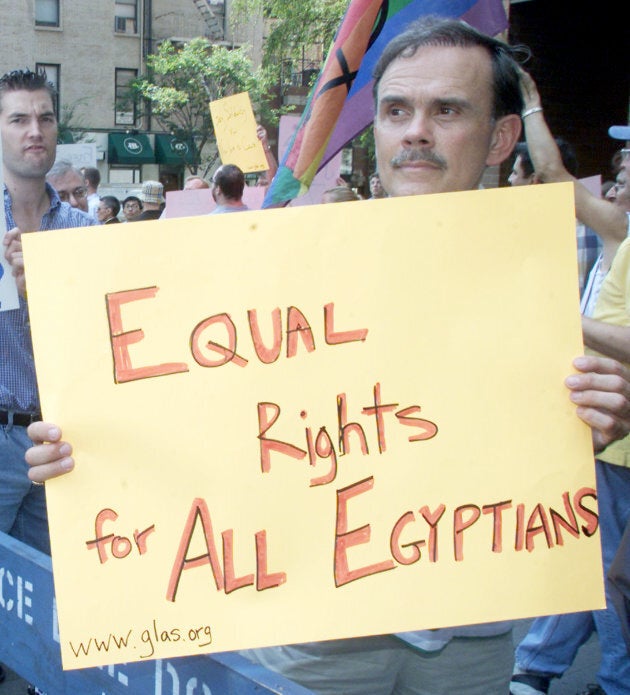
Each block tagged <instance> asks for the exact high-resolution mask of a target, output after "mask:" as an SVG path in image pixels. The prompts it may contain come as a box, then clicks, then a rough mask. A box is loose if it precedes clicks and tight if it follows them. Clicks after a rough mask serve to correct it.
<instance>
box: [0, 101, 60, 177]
mask: <svg viewBox="0 0 630 695" xmlns="http://www.w3.org/2000/svg"><path fill="white" fill-rule="evenodd" d="M0 107H1V109H2V110H1V111H0V133H1V134H2V154H3V163H4V168H5V172H6V173H7V175H10V176H13V177H15V178H23V179H33V178H35V179H38V178H43V177H45V176H46V172H48V171H49V170H50V168H51V167H52V165H53V163H54V161H55V152H56V149H57V119H56V117H55V112H54V109H53V104H52V100H51V98H50V94H48V92H47V91H46V90H45V89H38V90H35V91H33V92H31V91H28V90H25V89H21V90H17V91H10V92H5V93H4V95H3V96H2V98H1V101H0Z"/></svg>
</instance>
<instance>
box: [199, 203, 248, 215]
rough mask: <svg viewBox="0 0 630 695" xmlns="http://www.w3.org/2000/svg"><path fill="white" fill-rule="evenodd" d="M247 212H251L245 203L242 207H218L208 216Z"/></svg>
mask: <svg viewBox="0 0 630 695" xmlns="http://www.w3.org/2000/svg"><path fill="white" fill-rule="evenodd" d="M246 210H249V208H248V207H247V205H245V204H244V203H241V204H240V205H217V206H216V208H214V210H213V211H212V212H210V213H208V214H210V215H223V214H225V213H226V212H245V211H246Z"/></svg>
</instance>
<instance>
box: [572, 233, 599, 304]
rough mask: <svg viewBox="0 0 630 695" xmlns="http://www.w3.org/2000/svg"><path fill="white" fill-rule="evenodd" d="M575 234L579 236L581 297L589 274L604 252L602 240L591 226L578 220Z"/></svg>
mask: <svg viewBox="0 0 630 695" xmlns="http://www.w3.org/2000/svg"><path fill="white" fill-rule="evenodd" d="M575 236H576V237H577V255H578V279H579V283H580V297H581V296H582V295H583V293H584V289H585V288H586V284H587V282H588V276H589V275H590V272H591V270H592V268H593V266H594V265H595V263H596V262H597V259H598V258H599V254H600V253H601V252H602V240H601V239H600V238H599V237H598V236H597V234H596V233H595V232H594V231H593V230H592V229H591V228H590V227H587V226H586V225H585V224H582V223H581V222H578V221H577V220H576V222H575Z"/></svg>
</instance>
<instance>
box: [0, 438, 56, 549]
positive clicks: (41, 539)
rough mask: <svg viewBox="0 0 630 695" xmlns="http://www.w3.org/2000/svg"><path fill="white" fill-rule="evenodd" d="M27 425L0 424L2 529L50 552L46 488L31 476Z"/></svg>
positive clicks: (0, 522)
mask: <svg viewBox="0 0 630 695" xmlns="http://www.w3.org/2000/svg"><path fill="white" fill-rule="evenodd" d="M31 443H32V442H31V440H30V439H29V438H28V437H27V436H26V428H25V427H17V426H13V425H0V531H3V532H4V533H8V534H9V535H10V536H13V537H14V538H17V539H18V540H21V541H23V542H24V543H27V544H28V545H30V546H32V547H33V548H37V549H38V550H41V551H42V552H44V553H46V554H47V555H50V537H49V535H48V517H47V514H46V492H45V488H44V486H43V485H33V483H31V481H30V480H29V479H28V475H27V473H28V464H27V463H26V461H25V460H24V452H25V451H26V450H27V449H28V448H29V447H30V446H31Z"/></svg>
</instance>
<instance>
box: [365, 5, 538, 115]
mask: <svg viewBox="0 0 630 695" xmlns="http://www.w3.org/2000/svg"><path fill="white" fill-rule="evenodd" d="M422 46H443V47H448V48H471V47H474V46H479V47H481V48H483V49H485V50H486V51H487V52H488V55H489V56H490V59H491V61H492V73H493V92H494V106H493V114H492V115H493V117H494V118H495V119H496V118H500V117H501V116H507V115H508V114H513V113H517V114H519V115H520V114H521V112H522V111H523V97H522V96H521V89H520V79H519V72H518V64H519V62H520V60H519V58H521V57H524V55H526V54H525V52H524V51H525V49H524V48H523V47H522V46H508V45H507V44H505V43H503V41H499V40H497V39H494V38H492V37H491V36H487V35H486V34H482V33H481V32H480V31H477V29H474V28H473V27H471V26H470V25H469V24H467V23H466V22H463V21H461V20H457V19H445V18H442V17H432V16H429V17H424V18H422V19H418V20H416V21H413V22H411V23H410V24H408V25H407V28H406V29H405V31H404V32H402V33H401V34H399V35H398V36H396V37H395V38H394V39H392V40H391V41H390V42H389V43H388V44H387V46H385V49H384V50H383V53H382V54H381V56H380V58H379V59H378V61H377V62H376V65H375V66H374V72H373V76H374V88H373V94H374V99H375V100H376V98H377V93H378V86H379V84H380V81H381V78H382V77H383V73H384V72H385V70H386V69H387V68H388V67H389V65H390V64H391V63H392V62H393V61H394V60H395V59H396V58H400V57H402V58H410V57H411V56H413V55H415V53H416V51H417V50H418V49H419V48H421V47H422Z"/></svg>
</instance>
